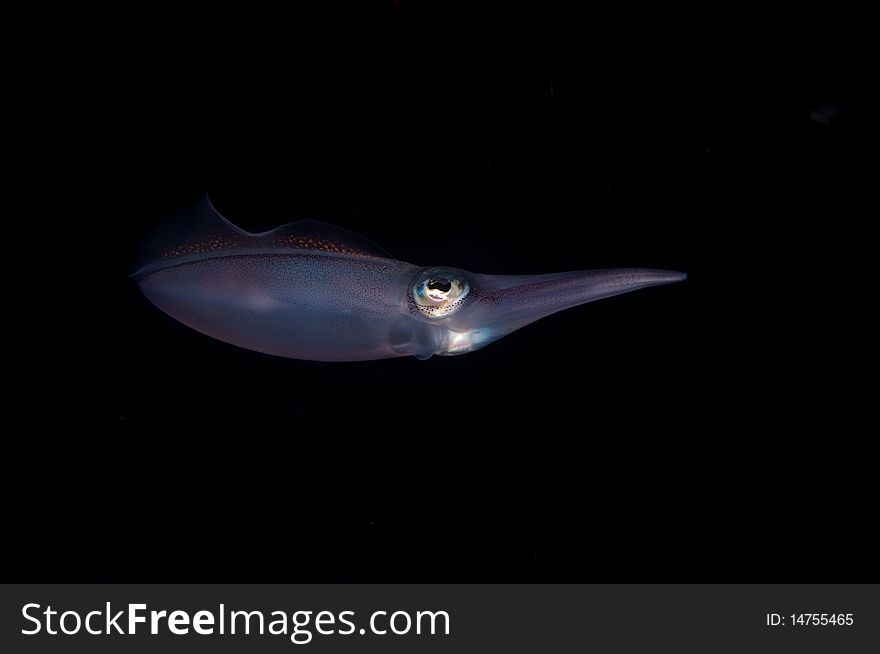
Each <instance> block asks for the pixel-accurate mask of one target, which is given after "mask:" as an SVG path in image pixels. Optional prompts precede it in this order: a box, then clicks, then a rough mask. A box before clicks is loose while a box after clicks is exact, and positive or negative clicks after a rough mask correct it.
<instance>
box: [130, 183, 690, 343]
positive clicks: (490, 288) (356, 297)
mask: <svg viewBox="0 0 880 654" xmlns="http://www.w3.org/2000/svg"><path fill="white" fill-rule="evenodd" d="M134 277H135V279H136V280H137V282H138V284H139V285H140V288H141V290H142V291H143V293H144V295H146V297H147V298H148V299H149V300H150V301H151V302H152V303H153V304H155V305H156V306H157V307H159V308H160V309H162V310H163V311H164V312H165V313H167V314H169V315H170V316H172V317H173V318H175V319H177V320H179V321H180V322H182V323H184V324H185V325H188V326H189V327H192V328H193V329H195V330H197V331H199V332H202V333H204V334H207V335H208V336H212V337H214V338H217V339H220V340H221V341H226V342H227V343H232V344H233V345H238V346H240V347H244V348H248V349H251V350H256V351H258V352H265V353H268V354H274V355H277V356H282V357H291V358H295V359H311V360H315V361H367V360H371V359H387V358H391V357H401V356H410V355H412V356H416V357H418V358H420V359H426V358H428V357H430V356H431V355H433V354H444V355H451V354H464V353H466V352H473V351H474V350H477V349H479V348H481V347H483V346H484V345H487V344H489V343H491V342H492V341H495V340H498V339H499V338H501V337H502V336H505V335H507V334H509V333H511V332H513V331H515V330H517V329H519V328H520V327H523V326H525V325H528V324H529V323H531V322H534V321H536V320H538V319H540V318H543V317H544V316H548V315H550V314H552V313H556V312H557V311H561V310H563V309H568V308H570V307H574V306H577V305H580V304H584V303H586V302H592V301H593V300H600V299H602V298H606V297H611V296H612V295H620V294H621V293H628V292H629V291H635V290H638V289H640V288H647V287H649V286H657V285H660V284H670V283H672V282H678V281H681V280H683V279H685V277H686V275H685V274H684V273H679V272H670V271H665V270H651V269H646V268H620V269H611V270H588V271H578V272H565V273H556V274H550V275H481V274H477V273H471V272H468V271H466V270H461V269H459V268H453V267H450V266H430V267H421V266H416V265H413V264H411V263H406V262H405V261H400V260H398V259H395V258H393V257H391V256H390V255H389V254H388V253H387V252H385V251H384V250H383V249H382V248H380V247H378V246H377V245H376V244H374V243H373V242H371V241H369V240H368V239H366V238H364V237H362V236H359V235H358V234H355V233H354V232H351V231H348V230H346V229H342V228H339V227H334V226H332V225H327V224H325V223H321V222H318V221H314V220H302V221H298V222H294V223H290V224H288V225H284V226H283V227H279V228H277V229H274V230H272V231H269V232H264V233H259V234H253V233H249V232H246V231H244V230H241V229H239V228H238V227H236V226H235V225H233V224H232V223H230V222H229V221H228V220H226V219H225V218H223V217H222V216H221V215H220V214H219V213H218V212H217V211H216V210H215V209H214V207H213V206H212V205H211V203H210V201H209V200H208V198H207V197H205V198H204V199H203V201H202V202H201V203H200V204H199V205H198V206H196V207H195V208H193V209H192V210H190V211H189V212H184V213H183V214H181V215H179V216H177V217H176V218H174V219H173V220H172V221H171V222H170V223H169V227H167V228H166V229H165V230H163V231H160V232H159V233H158V234H157V235H156V236H155V237H154V238H153V239H152V240H151V241H150V242H148V243H147V245H146V247H145V248H144V256H143V263H142V265H141V266H140V268H139V269H138V271H137V272H136V273H135V274H134Z"/></svg>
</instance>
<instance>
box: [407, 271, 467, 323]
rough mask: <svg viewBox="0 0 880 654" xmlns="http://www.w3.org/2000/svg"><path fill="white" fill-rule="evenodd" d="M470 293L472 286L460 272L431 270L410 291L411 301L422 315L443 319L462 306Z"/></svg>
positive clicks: (423, 273) (419, 278) (418, 278)
mask: <svg viewBox="0 0 880 654" xmlns="http://www.w3.org/2000/svg"><path fill="white" fill-rule="evenodd" d="M469 291H470V285H469V284H468V282H467V279H465V277H464V276H463V275H462V274H461V273H460V272H457V271H455V270H447V269H443V268H429V269H427V270H424V271H422V272H421V273H420V274H419V276H418V277H417V278H416V282H415V284H413V286H412V288H411V289H410V300H411V305H412V306H413V307H414V308H415V309H416V310H418V311H419V312H420V313H421V314H423V315H425V316H428V317H429V318H443V317H444V316H448V315H449V314H451V313H452V312H453V311H456V310H457V309H458V308H459V307H460V306H461V303H462V301H463V300H464V299H465V298H466V297H467V294H468V292H469Z"/></svg>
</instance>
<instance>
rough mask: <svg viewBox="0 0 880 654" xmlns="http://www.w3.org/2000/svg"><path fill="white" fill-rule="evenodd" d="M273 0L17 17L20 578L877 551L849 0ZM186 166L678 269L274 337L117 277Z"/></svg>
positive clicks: (235, 190) (426, 576) (281, 193)
mask: <svg viewBox="0 0 880 654" xmlns="http://www.w3.org/2000/svg"><path fill="white" fill-rule="evenodd" d="M286 4H288V5H290V6H288V7H286V8H285V9H283V10H282V9H280V8H276V9H274V10H269V9H259V8H257V7H255V6H248V5H246V4H239V5H238V6H235V7H228V8H227V7H223V6H221V5H219V4H217V3H205V4H204V5H200V6H195V5H189V4H185V3H165V4H163V3H155V2H152V3H143V4H141V5H133V4H125V3H121V4H114V5H113V6H111V7H101V8H90V9H84V8H79V7H77V8H73V9H70V8H69V9H67V10H66V12H65V13H64V14H63V15H61V16H57V15H53V16H52V18H53V20H52V21H51V22H52V23H56V20H55V19H57V18H59V17H60V18H61V20H60V21H57V22H60V25H59V24H56V25H55V27H54V28H53V29H52V30H51V31H50V30H49V29H48V27H46V26H47V24H48V22H49V21H48V20H47V19H48V17H49V14H51V13H52V10H51V9H50V8H48V7H43V8H38V11H37V12H35V13H34V14H30V15H28V16H24V15H22V16H20V17H18V16H16V17H10V19H9V20H8V21H7V22H6V25H5V26H4V32H5V36H6V37H8V38H7V39H6V40H5V41H6V42H7V45H8V44H11V45H12V47H11V48H10V49H9V54H8V56H5V59H4V64H3V71H4V80H5V83H4V86H5V90H4V95H6V96H7V99H8V102H5V106H6V109H5V110H4V112H5V113H7V120H5V121H4V122H5V124H6V131H7V141H8V143H9V144H11V148H9V149H8V150H7V151H8V152H10V153H12V154H13V156H12V157H11V159H12V161H13V166H12V172H11V174H9V175H7V181H11V182H12V183H13V185H14V189H13V193H14V195H15V197H18V196H21V197H24V198H25V202H24V203H23V204H22V205H21V209H20V210H16V211H15V212H10V213H12V214H13V215H10V216H7V218H6V223H7V224H8V225H9V226H10V230H9V232H8V240H7V257H6V260H7V265H11V266H12V273H11V275H10V276H9V277H8V278H7V287H8V288H7V302H8V304H7V309H6V311H5V313H6V315H7V318H6V322H7V324H8V326H11V327H12V330H11V331H12V333H13V334H14V336H12V337H9V338H8V340H7V343H8V350H7V356H8V357H9V358H10V359H11V360H12V361H13V367H12V369H11V371H8V372H9V376H8V377H7V380H8V381H9V382H10V383H11V386H12V388H11V391H10V394H9V397H10V399H11V400H12V411H11V415H10V416H9V420H8V421H7V424H8V425H9V429H8V430H4V432H5V437H4V450H5V451H6V453H7V457H4V459H5V461H4V468H5V469H6V470H7V471H8V472H9V473H11V474H10V475H9V478H11V480H12V481H13V490H12V491H11V492H10V493H8V494H7V495H6V500H5V502H6V503H7V509H9V510H8V511H6V514H7V518H6V521H5V522H6V527H5V528H4V529H3V534H4V536H3V538H4V540H5V541H6V542H7V545H8V546H11V547H12V550H13V554H12V555H11V556H10V557H8V558H7V561H8V562H10V563H13V567H12V569H11V571H9V572H8V576H11V577H13V578H15V579H17V580H20V581H25V580H27V581H49V580H56V581H58V580H63V581H322V582H326V581H530V580H540V581H831V580H836V581H859V580H867V579H868V578H872V577H873V578H874V579H875V580H876V551H877V550H878V541H877V539H876V538H875V537H874V533H873V525H872V523H873V521H874V520H875V519H876V502H875V500H876V482H875V479H874V478H873V477H872V473H871V470H872V468H873V463H874V459H873V452H872V447H873V442H874V440H875V439H876V435H875V433H874V432H875V426H872V422H864V421H863V418H864V417H865V416H867V415H868V413H867V411H866V408H867V407H866V403H867V401H868V398H869V394H870V396H871V397H873V396H874V393H869V392H870V390H871V388H872V386H873V381H871V378H872V375H873V367H872V365H871V364H870V363H869V361H868V351H867V347H866V346H865V344H864V343H865V342H866V340H867V339H866V337H867V335H868V323H867V318H866V314H867V312H868V310H869V309H870V308H871V307H870V305H871V303H872V302H873V299H874V296H873V295H872V294H871V291H870V282H871V281H872V280H871V278H870V277H868V276H867V270H868V267H867V265H866V257H867V253H868V247H869V244H868V241H867V227H868V223H869V216H868V213H869V212H868V211H867V210H866V209H865V205H864V200H865V199H866V198H865V196H863V195H862V191H861V189H862V187H863V185H864V182H865V181H866V180H867V174H868V167H867V166H866V164H865V159H866V158H867V157H866V154H867V153H866V152H864V151H863V150H864V149H866V148H867V146H866V145H865V141H866V139H865V136H864V131H863V128H862V126H861V125H862V123H863V122H866V121H865V120H864V119H865V118H866V114H867V111H866V109H865V108H864V104H863V101H864V97H865V95H866V93H867V90H868V89H869V87H870V86H871V85H872V84H873V83H874V82H875V81H876V74H872V75H869V74H868V72H867V71H868V68H869V67H868V65H867V61H868V43H869V41H870V40H871V39H873V38H874V35H873V33H872V32H871V31H869V29H868V22H867V21H866V20H865V19H864V17H862V16H861V15H860V11H859V9H858V7H857V6H856V5H854V4H847V3H843V2H791V3H763V2H760V3H759V2H756V3H744V2H731V3H703V4H701V5H700V6H698V7H689V8H685V7H678V8H674V7H670V6H669V5H668V4H667V3H657V4H650V3H637V4H630V3H622V2H592V3H586V4H581V3H574V2H566V3H559V4H555V3H543V2H541V3H532V4H531V5H522V6H521V5H516V4H514V3H503V2H499V3H488V4H483V3H461V4H459V3H446V2H429V1H418V0H401V1H400V2H384V3H383V2H377V3H358V4H357V6H356V7H354V8H352V7H350V6H346V5H341V4H338V3H330V2H324V3H320V2H319V3H286ZM40 12H45V13H44V15H36V14H39V13H40ZM59 191H60V192H59ZM204 191H209V192H210V193H211V196H212V198H213V200H214V202H215V204H216V205H217V207H218V208H219V209H220V211H221V212H222V213H224V214H225V215H226V216H228V217H229V218H230V219H231V220H233V221H234V222H236V223H237V224H239V225H241V226H243V227H246V228H249V229H266V228H270V227H272V226H274V225H276V224H279V223H283V222H288V221H290V220H294V219H297V218H302V217H317V218H320V219H323V220H326V221H328V222H331V223H336V224H339V225H342V226H345V227H349V228H351V229H354V230H356V231H359V232H361V233H363V234H364V235H366V236H368V237H370V238H372V239H373V240H375V241H376V242H378V243H379V244H381V245H383V246H385V247H386V248H388V249H389V250H390V251H391V252H392V253H394V254H395V255H396V256H398V257H400V258H402V259H405V260H407V261H411V262H414V263H417V264H420V265H429V264H448V265H456V266H460V267H462V268H465V269H469V270H474V271H478V272H483V273H545V272H557V271H562V270H576V269H583V268H603V267H618V266H646V267H658V268H668V269H673V270H682V271H685V272H687V273H688V274H689V276H690V277H689V279H688V280H687V281H686V282H685V283H683V284H678V285H674V286H668V287H663V288H657V289H649V290H646V291H641V292H639V293H634V294H632V295H627V296H625V297H620V298H613V299H609V300H606V301H602V302H600V303H596V304H591V305H588V306H585V307H580V308H577V309H574V310H571V311H568V312H565V313H563V314H559V315H557V316H554V317H551V318H547V319H545V320H543V321H541V322H539V323H537V324H535V325H532V326H530V327H528V328H526V329H524V330H522V331H521V332H518V333H516V334H514V335H512V336H510V337H508V338H506V339H504V340H502V341H499V342H497V343H495V344H493V345H491V346H489V347H487V348H486V349H484V350H481V351H479V352H477V353H474V354H469V355H467V356H463V357H451V358H441V357H434V358H432V359H430V360H429V361H424V362H421V361H416V360H415V359H399V360H390V361H380V362H371V363H358V364H319V363H311V362H302V361H294V360H285V359H279V358H272V357H269V356H265V355H261V354H256V353H253V352H249V351H245V350H241V349H237V348H235V347H232V346H229V345H226V344H224V343H221V342H217V341H213V340H211V339H209V338H207V337H204V336H202V335H200V334H198V333H196V332H193V331H190V330H188V329H187V328H185V327H184V326H182V325H180V324H178V323H176V322H174V321H173V320H171V319H170V318H168V317H166V316H165V315H164V314H162V313H161V312H160V311H158V310H157V309H155V308H154V307H153V306H151V305H150V304H149V303H148V302H147V301H146V300H145V299H144V298H143V297H142V296H141V295H140V293H139V291H138V289H137V288H136V286H135V285H134V284H133V283H132V282H131V281H130V280H129V279H128V277H127V275H128V273H129V272H131V269H132V265H133V263H132V261H133V256H134V253H135V251H136V250H137V247H138V244H139V243H140V242H141V241H142V240H143V239H144V237H145V236H146V235H147V234H149V233H150V231H151V230H152V229H153V228H154V227H155V226H156V224H157V223H159V222H160V221H161V219H162V218H163V217H164V216H165V215H167V214H168V213H170V212H171V211H173V210H175V209H178V208H180V207H181V206H183V205H185V204H188V203H190V202H192V201H193V200H194V199H196V198H197V197H199V195H200V194H201V193H203V192H204ZM863 377H864V379H863Z"/></svg>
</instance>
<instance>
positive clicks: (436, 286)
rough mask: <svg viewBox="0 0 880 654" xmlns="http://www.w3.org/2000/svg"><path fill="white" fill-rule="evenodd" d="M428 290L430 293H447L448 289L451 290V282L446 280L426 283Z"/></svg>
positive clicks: (433, 280) (434, 280)
mask: <svg viewBox="0 0 880 654" xmlns="http://www.w3.org/2000/svg"><path fill="white" fill-rule="evenodd" d="M428 288H429V289H431V290H432V291H440V292H441V293H448V292H449V289H451V288H452V282H450V281H449V280H447V279H442V278H441V279H432V280H431V281H429V282H428Z"/></svg>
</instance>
